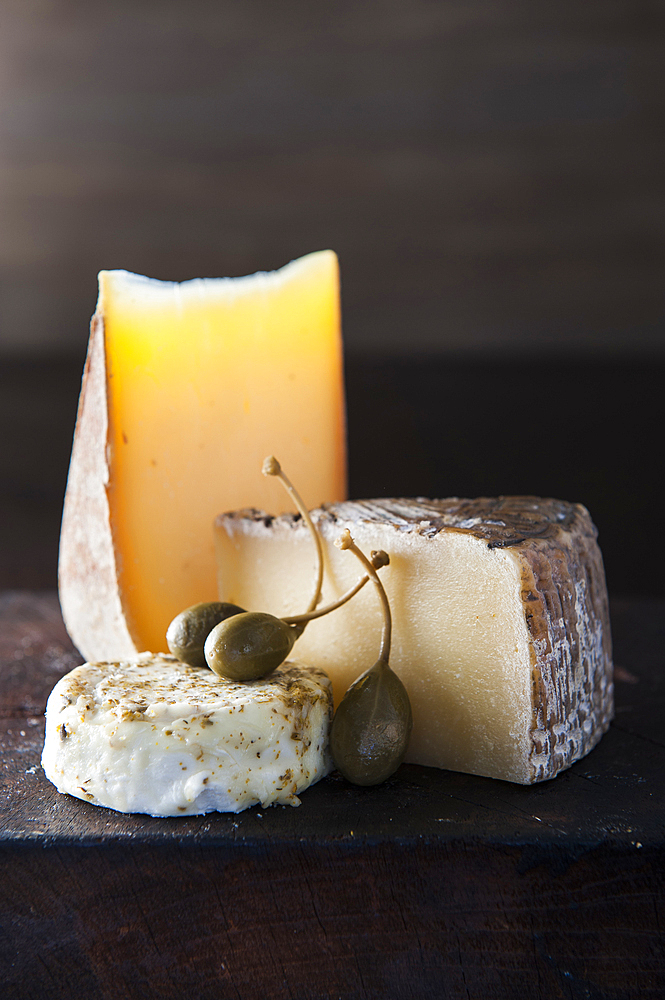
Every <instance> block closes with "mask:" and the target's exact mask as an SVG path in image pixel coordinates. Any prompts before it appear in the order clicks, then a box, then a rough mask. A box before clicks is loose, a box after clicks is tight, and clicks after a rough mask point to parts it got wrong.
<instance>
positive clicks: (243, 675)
mask: <svg viewBox="0 0 665 1000" xmlns="http://www.w3.org/2000/svg"><path fill="white" fill-rule="evenodd" d="M301 632H302V629H298V628H297V627H295V626H293V625H287V624H286V622H284V621H282V619H281V618H275V617H274V615H269V614H266V613H264V612H262V611H245V612H244V613H243V614H241V615H234V616H233V618H227V620H226V621H223V622H220V624H219V625H216V626H215V628H214V629H213V630H212V632H211V633H210V635H209V636H208V638H207V639H206V642H205V647H204V652H205V658H206V662H207V664H208V666H209V667H210V669H211V670H214V671H215V673H216V674H219V676H220V677H228V678H229V679H230V680H233V681H255V680H258V679H259V678H260V677H267V675H268V674H271V673H272V672H273V670H275V669H276V668H277V667H278V666H279V665H280V663H283V662H284V660H285V659H286V657H287V656H288V655H289V653H290V652H291V650H292V649H293V644H294V642H295V641H296V639H297V638H298V636H299V635H300V634H301Z"/></svg>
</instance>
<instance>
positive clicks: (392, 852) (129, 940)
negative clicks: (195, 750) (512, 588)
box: [0, 592, 665, 1000]
mask: <svg viewBox="0 0 665 1000" xmlns="http://www.w3.org/2000/svg"><path fill="white" fill-rule="evenodd" d="M664 611H665V606H664V605H663V603H662V602H660V603H659V602H652V603H649V602H644V601H640V602H633V603H631V602H619V603H616V604H615V605H614V606H613V627H614V635H615V647H616V660H617V663H618V665H619V667H618V670H617V717H616V721H615V722H614V723H613V724H612V727H611V729H610V732H609V733H608V734H607V736H605V737H604V739H603V740H602V742H601V744H600V745H599V746H598V747H597V748H596V749H595V750H594V751H593V752H592V754H590V755H589V757H587V758H585V759H584V760H582V761H580V762H579V763H578V764H576V765H574V766H573V767H572V768H571V769H570V770H569V771H567V772H566V773H564V774H563V775H561V776H559V777H558V778H556V779H555V780H554V781H553V782H549V783H545V784H542V785H537V786H535V787H532V788H524V787H521V786H513V785H509V784H507V783H504V782H497V781H492V780H490V779H485V778H478V777H474V776H471V775H461V774H452V773H449V772H445V771H438V770H435V769H431V768H422V767H416V766H414V765H410V766H407V765H405V766H403V767H402V768H401V769H400V771H399V772H398V773H397V775H396V776H395V777H394V778H393V779H392V780H391V781H389V782H387V783H386V784H385V785H383V786H381V787H379V788H375V789H360V788H353V787H351V786H349V785H347V784H346V783H345V782H344V781H343V780H342V779H341V778H340V777H339V776H337V775H333V776H331V777H329V778H327V779H325V780H324V781H323V782H321V783H320V784H319V785H317V786H315V787H314V788H312V789H310V790H309V791H308V792H306V793H304V795H303V798H302V805H301V806H300V807H299V808H297V809H293V808H290V807H287V808H283V807H275V808H272V809H266V810H262V809H261V808H257V807H255V808H253V809H251V810H248V811H247V812H245V813H242V814H240V815H238V816H231V815H217V814H214V815H208V816H202V817H198V818H189V819H152V818H150V817H146V816H125V815H121V814H119V813H114V812H112V811H110V810H106V809H102V808H98V807H94V806H91V805H88V804H86V803H84V802H80V801H78V800H74V799H71V798H69V797H66V796H62V795H59V794H58V793H57V792H56V791H55V789H54V788H53V787H52V786H51V785H50V784H49V782H48V781H47V780H46V778H45V777H44V775H43V773H42V771H41V768H40V764H39V759H40V754H41V747H42V740H43V711H44V705H45V701H46V697H47V695H48V693H49V691H50V689H51V687H52V686H53V684H54V683H55V681H56V680H57V679H58V677H59V676H61V674H62V673H64V672H66V671H67V670H69V669H71V668H72V667H73V666H74V665H76V664H77V663H78V662H80V661H79V658H78V656H77V654H76V653H75V652H74V651H73V649H72V647H71V644H70V643H69V640H68V639H67V636H66V633H65V631H64V628H63V625H62V621H61V619H60V615H59V611H58V605H57V600H56V597H55V595H54V594H52V593H44V594H31V593H27V592H24V593H20V592H15V593H5V594H3V595H2V596H0V706H1V712H0V714H1V715H2V720H1V723H0V725H1V731H0V746H1V749H2V764H3V767H2V771H1V772H0V775H1V776H0V858H1V859H2V860H1V864H2V875H1V877H0V927H1V928H2V934H1V935H0V980H3V981H4V982H5V992H4V994H3V995H4V996H5V997H12V998H13V997H16V998H24V997H40V998H41V997H54V998H55V997H57V998H60V997H63V998H65V997H66V998H68V1000H71V998H72V997H93V996H94V997H102V998H106V997H108V998H115V997H122V998H124V997H132V998H133V997H160V998H164V997H168V998H170V997H183V996H189V995H196V996H197V997H211V998H213V997H214V998H216V1000H218V998H220V997H221V998H225V997H234V998H242V1000H245V998H254V997H257V998H258V997H260V998H266V1000H267V998H280V1000H281V998H301V997H302V998H319V997H320V998H324V997H325V998H328V997H340V998H344V1000H350V998H365V997H372V998H374V997H376V998H383V997H390V998H402V997H404V998H411V997H414V998H415V997H418V998H421V997H436V998H439V997H458V996H461V997H481V998H493V997H497V998H502V997H513V996H515V997H517V996H520V997H550V996H551V997H559V996H561V997H572V998H577V997H580V998H582V997H589V998H596V1000H597V998H601V997H607V998H620V997H632V996H636V995H638V994H639V996H641V997H653V998H656V997H660V996H662V995H663V992H665V969H664V963H663V941H662V937H661V934H660V931H659V922H658V921H659V915H660V912H661V911H662V908H663V905H664V903H665V864H664V862H665V853H664V840H665V804H664V802H663V774H664V773H665V741H664V740H663V738H662V719H663V709H664V707H665V706H664V705H663V702H664V700H665V692H664V685H663V679H662V666H663V660H664V659H665V624H664V623H665V614H664V613H663V612H664ZM661 920H662V917H661Z"/></svg>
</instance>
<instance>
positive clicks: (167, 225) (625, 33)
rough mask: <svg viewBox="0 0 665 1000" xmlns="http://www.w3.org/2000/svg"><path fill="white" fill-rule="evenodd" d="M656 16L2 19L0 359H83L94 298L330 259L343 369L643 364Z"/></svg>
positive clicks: (390, 2) (392, 5)
mask: <svg viewBox="0 0 665 1000" xmlns="http://www.w3.org/2000/svg"><path fill="white" fill-rule="evenodd" d="M664 41H665V17H664V15H663V8H662V4H660V3H658V2H652V0H645V2H642V3H634V2H630V0H609V2H608V0H602V2H601V0H587V2H585V3H583V4H580V3H577V2H575V0H564V2H559V3H556V4H552V3H548V2H547V0H530V2H525V0H504V2H502V3H501V4H496V3H491V2H488V0H464V2H448V3H436V2H430V0H411V2H408V3H399V2H397V3H396V2H394V0H375V2H373V3H371V4H359V3H354V2H353V0H338V2H337V3H335V4H333V5H330V4H311V3H308V2H306V0H305V2H303V0H287V2H286V3H280V4H279V5H276V4H274V3H271V2H270V0H247V2H243V3H237V2H234V0H190V2H188V3H187V4H184V5H183V4H182V3H180V2H178V0H152V2H150V3H145V4H141V5H140V7H137V5H136V4H133V3H131V2H130V0H120V2H116V3H114V4H112V5H100V4H95V5H91V4H89V3H86V2H84V0H50V2H48V3H47V2H44V0H24V2H22V3H5V4H3V5H2V8H1V9H0V65H1V66H2V90H1V92H0V93H1V95H2V96H1V97H0V121H1V122H2V126H1V132H0V137H1V139H2V141H1V143H0V214H1V215H2V220H3V223H2V228H1V231H0V280H1V281H2V298H1V300H0V309H1V317H2V326H1V327H0V329H1V333H0V348H2V349H4V350H5V351H13V352H14V353H26V352H30V351H33V352H39V351H40V350H41V351H44V350H49V351H51V352H57V351H59V350H62V349H63V347H64V346H65V345H69V346H71V347H72V348H75V347H77V346H78V347H79V349H80V350H83V347H84V344H85V338H86V335H87V328H88V320H89V317H90V315H91V313H92V312H93V309H94V303H95V298H96V273H97V271H98V270H100V269H101V268H113V267H124V268H127V269H129V270H134V271H138V272H139V273H146V274H149V275H151V276H154V277H160V278H168V279H184V278H190V277H193V276H196V275H222V274H232V275H235V274H246V273H250V272H252V271H254V270H257V269H269V268H273V267H278V266H281V265H282V264H284V263H286V261H288V260H290V259H292V258H295V257H298V256H300V255H302V254H303V253H306V252H308V251H311V250H316V249H322V248H324V247H328V246H330V247H332V248H333V249H335V250H336V251H337V252H338V253H339V255H340V259H341V265H342V281H343V291H344V303H345V329H346V336H347V341H348V343H349V345H350V346H351V347H352V348H354V349H367V350H373V351H377V352H379V353H380V354H381V355H382V356H383V355H385V354H386V353H395V352H402V353H410V352H412V351H413V350H414V349H419V350H426V351H428V352H435V353H442V354H445V355H450V354H451V353H459V352H466V353H476V352H482V353H486V352H494V353H497V352H498V353H501V354H505V353H512V354H514V353H520V352H524V351H528V352H533V351H535V352H539V353H547V352H549V353H555V354H556V353H561V352H568V353H572V354H575V355H578V354H579V353H580V352H592V353H595V354H598V353H602V354H605V353H607V352H616V351H623V352H634V351H642V352H657V353H659V354H661V355H662V352H663V349H664V344H665V340H664V338H663V327H662V273H663V264H664V263H665V240H664V239H663V228H662V225H661V220H662V217H663V209H664V206H665V185H664V182H663V178H664V177H665V171H664V170H663V167H664V165H665V164H664V158H663V143H662V120H663V117H664V112H665V107H664V105H665V88H664V87H663V74H662V62H663V52H664V49H665V46H664Z"/></svg>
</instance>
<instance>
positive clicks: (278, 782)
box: [42, 654, 332, 816]
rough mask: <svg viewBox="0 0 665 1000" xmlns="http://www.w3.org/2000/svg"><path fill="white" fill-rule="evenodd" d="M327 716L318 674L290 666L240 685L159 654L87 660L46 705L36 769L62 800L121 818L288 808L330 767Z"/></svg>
mask: <svg viewBox="0 0 665 1000" xmlns="http://www.w3.org/2000/svg"><path fill="white" fill-rule="evenodd" d="M331 717H332V693H331V685H330V681H329V679H328V677H327V676H326V674H324V673H323V672H322V671H321V670H317V669H315V668H310V667H306V666H303V665H302V664H298V663H295V662H292V661H287V662H286V663H284V664H283V665H282V666H281V667H280V668H279V670H276V671H275V672H274V673H272V674H271V675H270V676H269V677H267V678H264V679H263V680H259V681H251V682H244V683H236V682H233V681H227V680H224V679H223V678H220V677H218V676H217V675H216V674H214V673H212V671H210V670H207V669H200V668H196V667H188V666H186V665H185V664H183V663H180V662H179V661H178V660H176V659H175V657H172V656H166V655H157V656H155V655H152V654H144V655H142V656H140V657H138V658H136V659H134V660H131V661H123V662H118V663H85V664H83V666H80V667H77V668H76V669H75V670H72V671H71V673H69V674H67V675H66V676H65V677H63V678H62V679H61V680H60V681H58V683H57V684H56V686H55V688H54V689H53V691H52V692H51V695H50V697H49V699H48V703H47V706H46V738H45V742H44V752H43V754H42V766H43V768H44V771H45V773H46V776H47V777H48V778H49V780H50V781H52V782H53V784H54V785H55V786H56V788H57V789H58V791H59V792H67V793H68V794H70V795H74V796H76V797H77V798H80V799H84V800H85V801H87V802H92V803H94V804H96V805H102V806H107V807H108V808H110V809H116V810H118V811H119V812H128V813H148V814H149V815H151V816H184V815H190V816H191V815H198V814H201V813H207V812H213V811H218V812H234V813H235V812H240V811H241V810H243V809H247V808H248V807H249V806H253V805H255V804H257V803H260V804H261V805H262V806H268V805H272V804H275V803H279V804H283V805H294V806H297V805H299V804H300V800H299V799H298V797H297V795H298V793H299V792H301V791H303V790H304V789H306V788H307V787H308V786H309V785H311V784H312V783H313V782H315V781H318V780H319V779H320V778H322V777H323V776H324V775H326V774H328V772H329V771H330V770H331V767H332V764H331V761H330V756H329V751H328V734H329V728H330V720H331Z"/></svg>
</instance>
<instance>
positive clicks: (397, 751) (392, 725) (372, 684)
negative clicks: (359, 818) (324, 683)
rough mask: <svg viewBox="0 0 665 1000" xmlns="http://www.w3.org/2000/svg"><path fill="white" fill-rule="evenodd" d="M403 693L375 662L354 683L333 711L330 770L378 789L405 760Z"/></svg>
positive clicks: (407, 715)
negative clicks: (336, 770) (333, 765)
mask: <svg viewBox="0 0 665 1000" xmlns="http://www.w3.org/2000/svg"><path fill="white" fill-rule="evenodd" d="M412 723H413V720H412V715H411V703H410V701H409V696H408V695H407V693H406V689H405V687H404V685H403V684H402V682H401V680H400V679H399V677H398V676H397V674H396V673H395V672H394V671H393V670H391V668H390V667H389V666H388V663H387V662H386V661H384V660H379V661H378V662H377V663H375V664H374V666H373V667H371V668H370V669H369V670H367V671H366V672H365V673H364V674H362V675H361V676H360V677H359V678H358V680H356V681H355V682H354V683H353V684H352V685H351V687H350V688H349V689H348V691H347V692H346V694H345V695H344V697H343V699H342V701H341V702H340V705H339V707H338V709H337V711H336V712H335V718H334V719H333V724H332V729H331V732H330V750H331V753H332V758H333V761H334V763H335V767H336V768H337V769H338V771H340V772H341V773H342V774H343V775H344V777H345V778H346V779H347V781H351V782H353V784H355V785H379V784H381V782H382V781H385V780H386V778H389V777H390V775H391V774H393V773H394V772H395V771H396V770H397V768H398V767H399V765H400V764H401V763H402V761H403V760H404V755H405V753H406V748H407V745H408V742H409V737H410V735H411V727H412Z"/></svg>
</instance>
